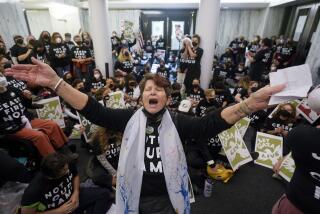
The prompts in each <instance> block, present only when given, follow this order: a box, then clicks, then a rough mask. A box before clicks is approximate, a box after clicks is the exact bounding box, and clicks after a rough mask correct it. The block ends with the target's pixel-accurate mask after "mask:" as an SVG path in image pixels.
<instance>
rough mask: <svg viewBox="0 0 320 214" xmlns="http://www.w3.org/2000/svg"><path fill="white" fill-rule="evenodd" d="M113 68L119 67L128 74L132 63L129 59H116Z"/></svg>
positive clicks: (131, 68)
mask: <svg viewBox="0 0 320 214" xmlns="http://www.w3.org/2000/svg"><path fill="white" fill-rule="evenodd" d="M114 69H115V70H117V69H120V70H121V71H124V72H126V73H127V74H130V73H131V72H132V70H133V64H132V62H131V61H130V60H126V61H123V62H120V61H116V63H115V65H114Z"/></svg>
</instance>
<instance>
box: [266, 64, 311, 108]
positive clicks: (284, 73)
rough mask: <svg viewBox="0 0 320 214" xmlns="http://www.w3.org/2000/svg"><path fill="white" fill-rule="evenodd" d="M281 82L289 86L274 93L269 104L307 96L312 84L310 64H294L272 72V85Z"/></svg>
mask: <svg viewBox="0 0 320 214" xmlns="http://www.w3.org/2000/svg"><path fill="white" fill-rule="evenodd" d="M279 84H286V85H287V87H286V88H285V89H284V90H283V91H281V92H279V93H276V94H274V95H272V97H271V99H270V101H269V105H275V104H279V103H283V102H287V101H290V100H295V99H300V98H304V97H306V96H307V93H308V91H309V89H310V87H311V86H312V77H311V71H310V68H309V65H308V64H304V65H299V66H293V67H289V68H285V69H280V70H278V71H277V72H272V73H270V85H271V86H275V85H279Z"/></svg>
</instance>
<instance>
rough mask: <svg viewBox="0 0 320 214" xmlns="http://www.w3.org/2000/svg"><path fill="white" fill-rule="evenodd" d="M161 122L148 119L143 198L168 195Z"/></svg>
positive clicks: (142, 187)
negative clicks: (160, 142) (163, 160)
mask: <svg viewBox="0 0 320 214" xmlns="http://www.w3.org/2000/svg"><path fill="white" fill-rule="evenodd" d="M159 125H160V121H158V122H156V121H151V120H150V119H149V118H148V119H147V127H146V143H145V156H144V165H145V169H144V172H143V180H142V186H141V197H144V196H159V195H167V194H168V191H167V187H166V182H165V178H164V173H163V167H162V161H161V154H160V145H159V133H158V127H159Z"/></svg>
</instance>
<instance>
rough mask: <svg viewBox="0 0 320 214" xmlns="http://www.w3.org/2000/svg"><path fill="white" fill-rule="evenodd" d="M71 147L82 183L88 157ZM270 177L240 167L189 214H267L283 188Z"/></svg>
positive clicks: (264, 172)
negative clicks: (76, 154)
mask: <svg viewBox="0 0 320 214" xmlns="http://www.w3.org/2000/svg"><path fill="white" fill-rule="evenodd" d="M247 134H250V133H247ZM247 142H248V141H247ZM75 143H76V145H77V152H78V153H79V154H80V157H81V158H80V159H79V174H80V177H81V180H82V181H84V180H85V179H86V177H87V176H86V172H85V168H86V166H87V162H88V159H89V157H90V156H91V155H90V154H89V153H88V151H87V150H86V149H84V148H81V147H80V146H79V141H76V142H75ZM246 144H247V146H248V148H250V147H249V143H246ZM271 176H272V170H271V169H267V168H265V167H261V166H258V165H254V164H252V163H249V164H247V165H245V166H242V167H241V168H240V169H239V170H238V171H237V172H236V174H235V175H234V176H233V177H232V178H231V180H230V181H229V182H228V183H227V184H224V183H222V182H216V183H214V188H213V194H212V197H210V198H204V197H203V196H202V195H198V196H196V202H195V203H194V204H192V214H270V213H271V209H272V206H273V204H274V203H275V202H276V201H277V200H278V199H279V198H280V196H281V195H282V194H283V193H284V191H285V184H284V183H283V182H280V181H278V180H275V179H274V178H272V177H271Z"/></svg>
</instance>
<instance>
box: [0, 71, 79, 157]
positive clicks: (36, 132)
mask: <svg viewBox="0 0 320 214" xmlns="http://www.w3.org/2000/svg"><path fill="white" fill-rule="evenodd" d="M0 100H1V102H0V103H1V105H0V120H1V123H0V126H1V127H0V134H2V135H6V136H7V137H9V138H18V139H26V140H30V141H31V142H32V144H33V145H34V146H35V147H36V148H37V150H38V151H39V153H40V155H41V156H43V157H44V156H46V155H48V154H51V153H54V152H55V150H58V151H60V152H64V153H66V154H68V155H69V156H70V157H72V158H73V159H76V158H77V157H78V155H77V154H72V153H71V152H70V150H69V149H68V147H67V146H66V143H67V142H68V138H67V137H66V136H65V135H64V133H63V131H62V129H61V128H60V127H59V125H58V124H57V123H56V122H53V121H51V120H42V119H37V118H27V117H26V115H25V111H26V108H28V107H31V104H32V101H31V98H29V97H28V98H27V97H26V95H25V94H23V92H21V91H19V90H18V89H16V88H14V87H11V86H8V84H7V80H6V78H5V77H4V76H0Z"/></svg>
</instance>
